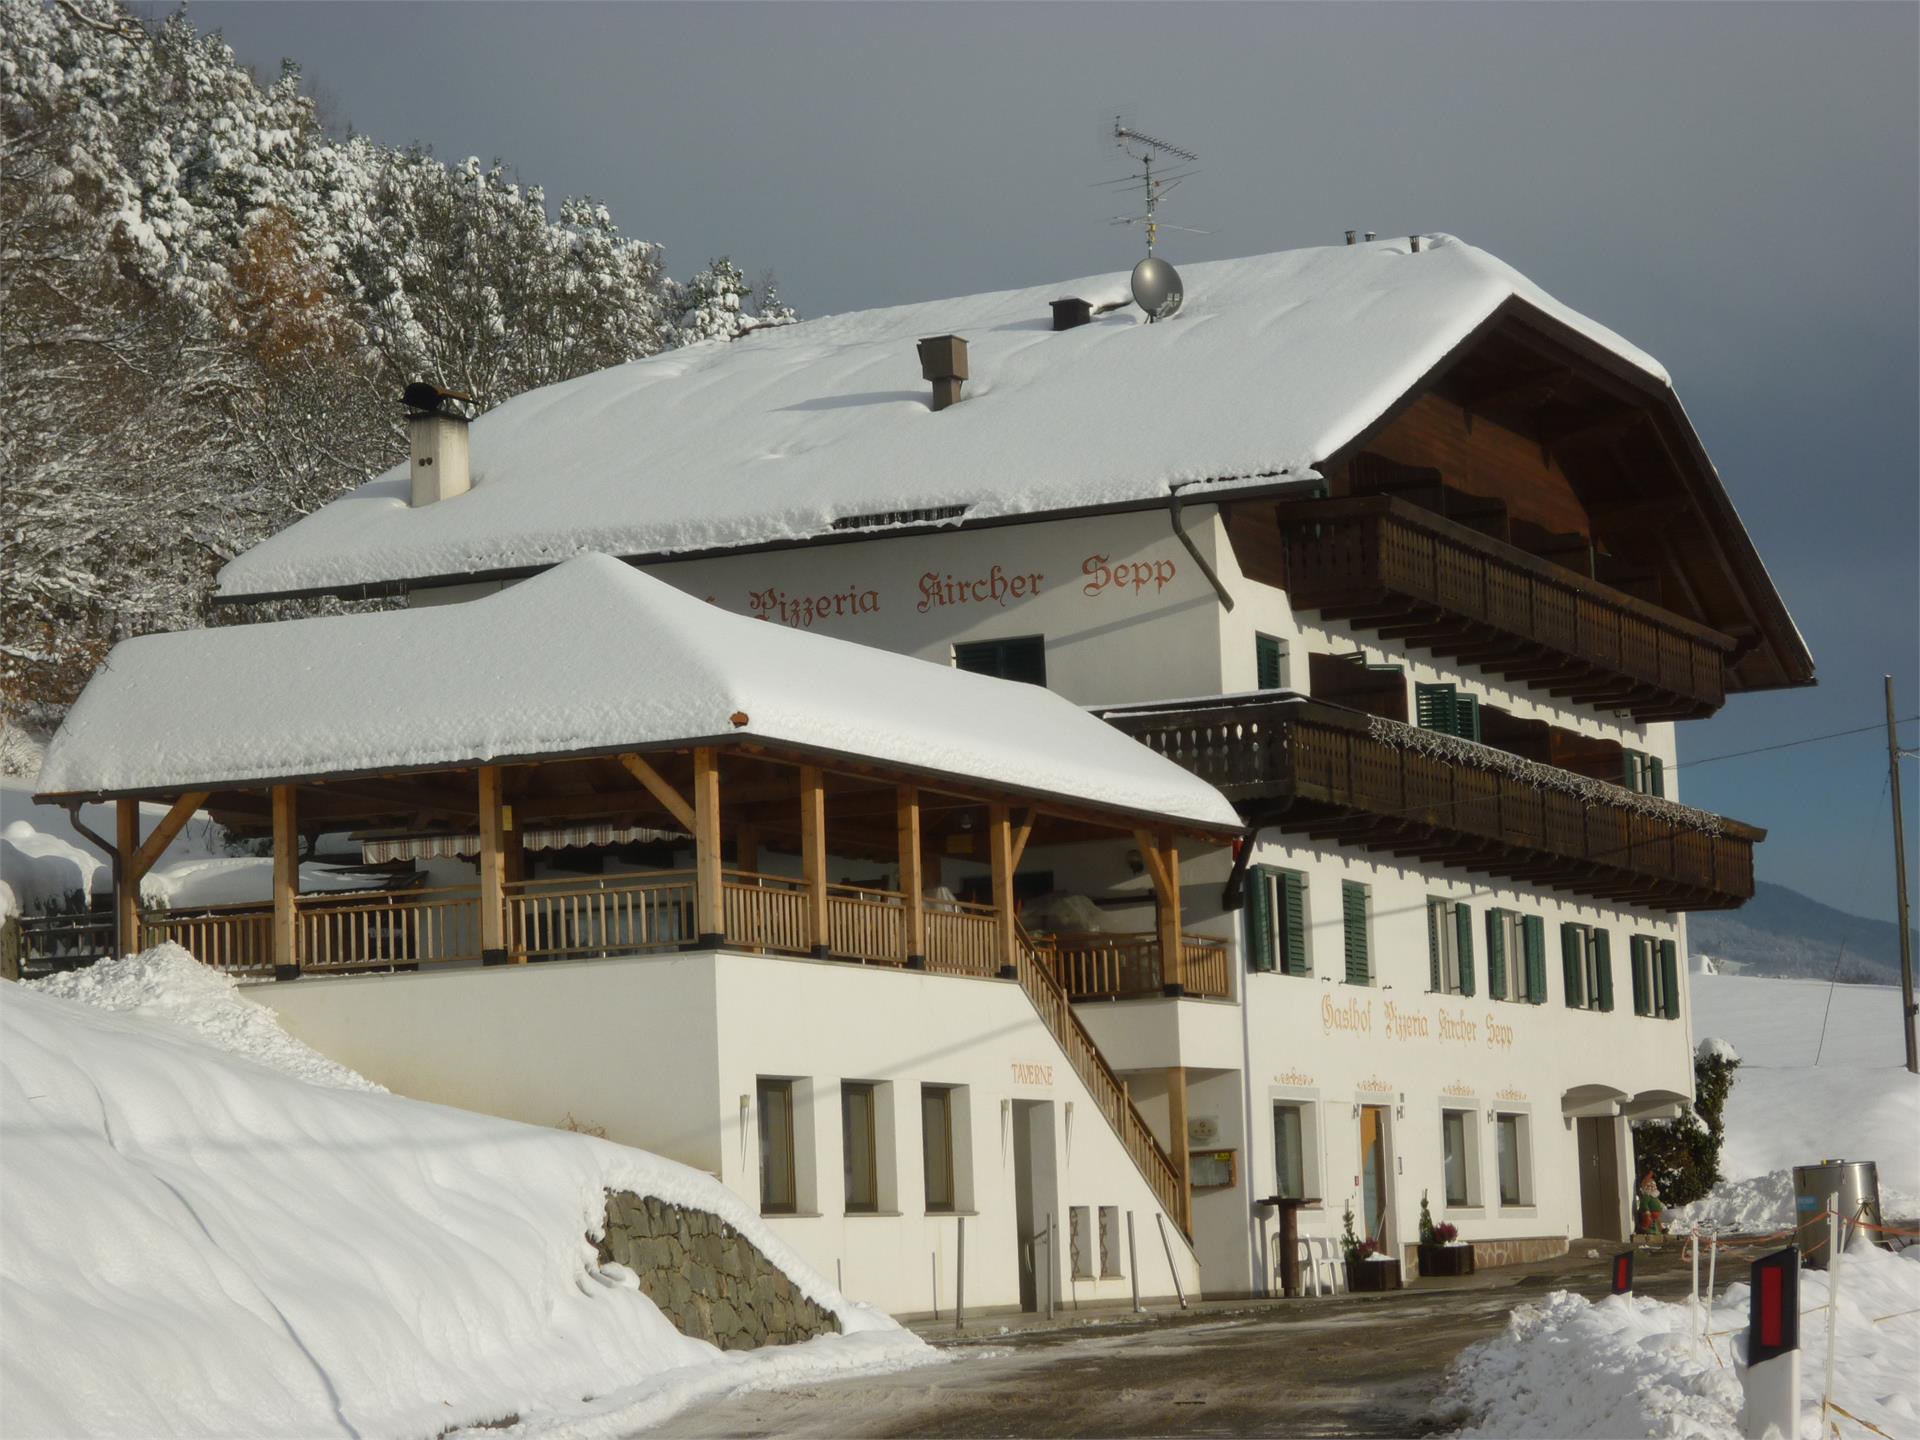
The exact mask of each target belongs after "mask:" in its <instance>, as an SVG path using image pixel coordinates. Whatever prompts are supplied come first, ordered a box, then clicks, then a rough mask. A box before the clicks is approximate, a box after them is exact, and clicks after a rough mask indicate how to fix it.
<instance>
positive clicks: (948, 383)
mask: <svg viewBox="0 0 1920 1440" xmlns="http://www.w3.org/2000/svg"><path fill="white" fill-rule="evenodd" d="M917 348H918V349H919V351H920V378H921V379H923V380H931V381H932V382H933V408H934V409H936V410H944V409H946V408H947V407H948V406H949V405H958V404H959V403H960V386H961V385H962V383H964V382H965V380H966V379H967V342H966V341H965V340H962V339H961V338H960V337H959V336H958V335H935V336H933V337H932V338H930V339H927V340H922V341H921V342H920V344H919V345H918V347H917Z"/></svg>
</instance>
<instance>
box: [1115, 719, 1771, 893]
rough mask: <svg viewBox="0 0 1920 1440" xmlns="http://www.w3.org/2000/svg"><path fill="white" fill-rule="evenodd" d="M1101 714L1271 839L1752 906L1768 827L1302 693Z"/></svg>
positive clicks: (1563, 885)
mask: <svg viewBox="0 0 1920 1440" xmlns="http://www.w3.org/2000/svg"><path fill="white" fill-rule="evenodd" d="M1105 713H1106V718H1107V719H1108V720H1109V721H1111V722H1112V723H1113V724H1115V725H1116V726H1118V727H1119V728H1120V729H1122V730H1124V731H1126V733H1127V734H1129V735H1131V736H1133V737H1134V738H1135V739H1136V740H1139V741H1141V742H1142V743H1143V744H1145V745H1146V746H1148V747H1149V748H1150V749H1153V750H1156V751H1158V752H1159V753H1160V754H1162V755H1165V756H1166V757H1167V758H1168V759H1170V760H1173V761H1175V762H1177V763H1178V764H1181V765H1183V766H1185V767H1186V768H1187V769H1189V770H1191V771H1193V772H1194V773H1195V774H1196V775H1198V776H1200V778H1201V779H1203V780H1206V781H1208V782H1210V783H1211V784H1213V785H1214V786H1216V787H1218V788H1219V789H1220V790H1221V792H1222V793H1224V794H1225V795H1226V796H1227V797H1228V798H1229V799H1230V800H1232V801H1234V803H1235V804H1236V805H1238V806H1239V807H1240V808H1241V810H1242V811H1243V813H1245V814H1247V815H1248V817H1249V818H1250V819H1253V820H1264V821H1267V822H1268V823H1271V824H1272V825H1273V826H1274V828H1276V829H1279V830H1284V831H1294V832H1304V833H1306V834H1308V835H1311V836H1313V837H1315V838H1318V839H1323V840H1330V841H1336V842H1339V843H1343V844H1353V845H1359V846H1362V847H1364V848H1366V849H1370V850H1378V851H1387V852H1389V853H1392V854H1397V855H1410V856H1416V857H1419V858H1421V859H1423V860H1426V861H1428V862H1430V863H1437V864H1450V865H1457V866H1460V867H1461V868H1463V869H1467V870H1473V871H1478V872H1480V873H1483V874H1488V875H1496V876H1502V877H1505V878H1508V879H1514V880H1525V881H1530V882H1534V883H1539V884H1543V885H1548V886H1551V887H1554V888H1557V889H1564V890H1571V891H1574V892H1577V893H1580V894H1584V895H1589V896H1592V897H1594V898H1596V899H1603V900H1615V901H1621V902H1625V903H1631V904H1635V905H1645V906H1649V907H1652V908H1655V909H1664V910H1714V909H1729V908H1732V907H1733V906H1736V905H1740V904H1743V903H1744V902H1745V901H1747V900H1749V899H1751V898H1752V896H1753V847H1754V844H1755V842H1757V841H1759V840H1761V839H1763V838H1765V835H1766V832H1765V831H1764V830H1759V829H1756V828H1754V827H1753V826H1751V825H1743V824H1741V823H1740V822H1739V821H1736V820H1728V819H1725V818H1724V817H1721V816H1718V815H1711V814H1708V813H1707V812H1705V811H1701V810H1693V809H1689V808H1687V807H1686V806H1683V805H1676V804H1674V803H1672V802H1670V801H1666V800H1659V799H1656V798H1654V797H1652V796H1647V795H1636V794H1632V793H1630V792H1628V791H1626V790H1623V789H1621V788H1620V787H1619V786H1616V785H1609V784H1606V783H1605V782H1603V781H1599V780H1593V779H1590V778H1588V777H1586V776H1583V775H1575V774H1573V773H1572V772H1570V771H1566V770H1558V769H1555V768H1554V767H1552V766H1548V765H1541V764H1538V763H1536V762H1534V761H1530V760H1523V759H1521V758H1520V757H1518V756H1514V755H1508V754H1506V753H1505V752H1504V751H1499V750H1494V749H1492V748H1490V747H1488V746H1484V745H1476V744H1474V743H1472V742H1470V741H1463V740H1456V739H1454V738H1453V737H1451V736H1441V735H1435V734H1433V733H1431V732H1429V731H1423V730H1416V729H1414V728H1413V727H1411V726H1407V725H1400V724H1397V723H1395V722H1393V721H1387V720H1381V719H1378V718H1376V717H1373V716H1368V715H1361V714H1358V713H1357V712H1354V711H1350V710H1341V709H1338V708H1337V707H1334V706H1330V705H1323V704H1319V703H1317V702H1314V701H1310V700H1301V699H1297V698H1269V697H1254V698H1249V699H1241V700H1233V701H1220V702H1216V703H1188V704H1185V705H1181V706H1167V705H1158V706H1138V707H1133V708H1131V709H1117V710H1112V711H1108V712H1105Z"/></svg>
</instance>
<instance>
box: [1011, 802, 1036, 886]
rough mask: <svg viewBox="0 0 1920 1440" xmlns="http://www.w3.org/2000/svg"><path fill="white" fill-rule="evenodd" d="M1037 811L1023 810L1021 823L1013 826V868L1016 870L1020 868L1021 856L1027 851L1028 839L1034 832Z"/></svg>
mask: <svg viewBox="0 0 1920 1440" xmlns="http://www.w3.org/2000/svg"><path fill="white" fill-rule="evenodd" d="M1036 813H1037V812H1036V811H1033V810H1026V811H1023V812H1022V813H1021V816H1020V820H1019V823H1018V824H1016V825H1015V826H1014V827H1013V868H1014V870H1016V871H1018V870H1019V868H1020V857H1021V856H1022V855H1025V854H1026V853H1027V840H1028V838H1029V837H1030V836H1031V835H1032V834H1033V817H1034V815H1035V814H1036Z"/></svg>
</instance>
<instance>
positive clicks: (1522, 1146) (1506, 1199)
mask: <svg viewBox="0 0 1920 1440" xmlns="http://www.w3.org/2000/svg"><path fill="white" fill-rule="evenodd" d="M1494 1131H1495V1134H1496V1135H1497V1136H1498V1139H1499V1152H1500V1153H1499V1159H1500V1203H1501V1204H1502V1205H1531V1204H1532V1203H1533V1176H1532V1174H1531V1171H1532V1167H1533V1156H1532V1153H1531V1151H1530V1148H1529V1137H1528V1135H1527V1117H1526V1116H1525V1115H1516V1114H1512V1113H1509V1112H1505V1111H1503V1112H1501V1113H1500V1114H1498V1115H1495V1116H1494Z"/></svg>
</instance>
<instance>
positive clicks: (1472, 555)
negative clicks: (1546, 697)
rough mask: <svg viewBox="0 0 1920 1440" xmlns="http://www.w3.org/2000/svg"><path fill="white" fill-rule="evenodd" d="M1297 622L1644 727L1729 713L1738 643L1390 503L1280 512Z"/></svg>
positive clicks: (1309, 503)
mask: <svg viewBox="0 0 1920 1440" xmlns="http://www.w3.org/2000/svg"><path fill="white" fill-rule="evenodd" d="M1276 515H1277V518H1278V520H1279V525H1280V532H1281V540H1282V557H1283V558H1282V564H1283V567H1284V569H1283V573H1282V576H1281V583H1282V584H1283V585H1284V586H1285V588H1286V591H1287V594H1288V597H1289V599H1290V601H1291V603H1292V605H1293V608H1294V609H1295V610H1301V611H1309V610H1310V611H1318V612H1319V613H1320V614H1321V615H1323V616H1325V617H1326V618H1328V619H1330V620H1344V621H1347V622H1348V623H1350V624H1351V625H1352V626H1353V627H1354V628H1355V629H1360V630H1367V631H1372V632H1376V633H1378V634H1380V635H1381V636H1382V637H1383V638H1392V639H1399V640H1404V641H1405V642H1406V643H1408V644H1410V645H1415V646H1419V647H1421V648H1425V649H1428V650H1431V651H1433V652H1434V653H1435V654H1439V655H1449V656H1457V657H1459V658H1461V659H1462V660H1463V661H1467V662H1469V663H1472V664H1474V665H1477V666H1479V667H1480V668H1482V669H1485V670H1488V671H1491V672H1493V673H1495V674H1500V675H1505V676H1508V677H1510V678H1512V679H1515V680H1521V681H1525V682H1527V683H1530V684H1536V685H1540V686H1542V687H1544V688H1546V689H1547V690H1548V691H1549V693H1551V694H1554V695H1558V696H1564V697H1568V698H1571V699H1574V700H1577V701H1580V702H1583V703H1591V704H1595V705H1603V706H1606V707H1608V708H1611V709H1620V710H1627V711H1630V712H1631V713H1632V714H1633V715H1634V716H1635V717H1636V718H1638V719H1640V720H1643V721H1645V720H1680V719H1692V718H1696V717H1698V716H1702V715H1708V714H1711V713H1712V712H1713V711H1715V710H1718V709H1719V708H1720V706H1721V705H1722V704H1723V703H1724V702H1725V700H1726V666H1727V661H1728V659H1729V657H1730V656H1731V654H1732V652H1733V650H1734V646H1735V642H1734V641H1733V639H1732V637H1730V636H1727V635H1723V634H1721V633H1720V632H1718V631H1716V630H1710V629H1708V628H1707V627H1706V626H1704V625H1699V624H1696V623H1694V622H1693V621H1691V620H1688V619H1686V618H1685V617H1684V616H1680V615H1676V614H1674V613H1672V612H1671V611H1668V610H1663V609H1661V608H1660V607H1659V606H1657V605H1652V604H1649V603H1647V602H1646V601H1644V600H1640V599H1636V598H1635V597H1634V596H1631V595H1628V594H1626V593H1624V592H1622V591H1619V590H1615V589H1613V588H1612V587H1611V586H1608V585H1604V584H1601V583H1600V582H1599V581H1597V580H1592V579H1589V578H1587V577H1586V576H1583V575H1580V574H1578V573H1576V572H1574V571H1572V570H1568V569H1565V568H1563V567H1561V566H1559V565H1555V564H1553V563H1552V562H1550V561H1547V560H1542V559H1540V558H1539V557H1538V556H1535V555H1530V554H1528V553H1527V552H1526V551H1524V550H1520V549H1517V548H1515V547H1514V546H1511V545H1507V544H1503V543H1502V542H1500V541H1498V540H1494V539H1491V538H1489V537H1487V536H1485V535H1482V534H1480V533H1479V532H1478V531H1475V530H1472V529H1469V528H1468V527H1467V526H1465V525H1461V524H1459V523H1457V522H1455V521H1452V520H1448V519H1446V518H1445V517H1443V516H1440V515H1436V514H1434V513H1432V512H1431V511H1428V510H1424V509H1422V508H1421V507H1419V506H1417V505H1413V504H1410V503H1409V502H1407V501H1405V500H1401V499H1398V498H1396V497H1393V496H1387V495H1370V496H1365V497H1362V498H1359V499H1350V500H1298V501H1286V502H1284V503H1282V504H1280V505H1278V506H1277V507H1276Z"/></svg>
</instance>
